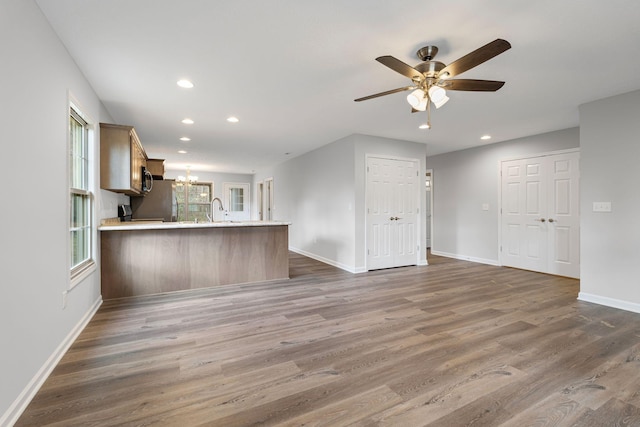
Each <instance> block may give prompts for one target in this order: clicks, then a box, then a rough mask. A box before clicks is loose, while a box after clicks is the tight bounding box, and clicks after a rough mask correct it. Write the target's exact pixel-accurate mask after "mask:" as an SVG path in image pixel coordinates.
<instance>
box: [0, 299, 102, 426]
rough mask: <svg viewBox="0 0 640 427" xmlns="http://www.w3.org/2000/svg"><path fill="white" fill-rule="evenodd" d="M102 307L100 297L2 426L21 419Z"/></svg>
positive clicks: (53, 354) (5, 414)
mask: <svg viewBox="0 0 640 427" xmlns="http://www.w3.org/2000/svg"><path fill="white" fill-rule="evenodd" d="M100 305H102V297H98V299H97V300H96V302H94V303H93V305H92V306H91V308H89V310H88V311H87V312H86V313H85V315H84V316H83V317H82V319H80V321H79V322H78V323H77V324H76V326H75V327H74V328H73V329H72V330H71V332H69V334H68V335H67V336H66V338H65V339H64V340H63V341H62V342H61V343H60V345H58V347H57V348H56V349H55V351H54V352H53V353H52V354H51V356H49V358H48V359H47V360H46V362H45V363H44V365H42V367H41V368H40V369H39V370H38V372H37V373H36V374H35V376H34V377H33V378H32V379H31V381H29V384H27V386H26V387H25V388H24V390H22V393H20V395H19V396H18V397H17V399H16V400H15V401H14V402H13V403H12V404H11V406H10V407H9V409H7V411H6V412H5V413H4V414H3V415H2V417H0V426H12V425H14V424H15V423H16V422H17V421H18V418H20V415H22V413H23V412H24V410H25V409H27V406H28V405H29V403H30V402H31V400H32V399H33V398H34V396H35V395H36V393H37V392H38V390H40V387H42V384H44V382H45V381H46V379H47V378H49V375H51V372H52V371H53V369H54V368H55V367H56V365H57V364H58V363H59V362H60V359H62V356H64V354H65V353H66V352H67V350H69V347H71V344H73V342H74V341H75V340H76V338H78V335H80V332H82V330H83V329H84V328H85V327H86V326H87V324H88V323H89V321H90V320H91V318H92V317H93V315H94V314H96V311H98V308H100Z"/></svg>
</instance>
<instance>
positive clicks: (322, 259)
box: [289, 247, 366, 273]
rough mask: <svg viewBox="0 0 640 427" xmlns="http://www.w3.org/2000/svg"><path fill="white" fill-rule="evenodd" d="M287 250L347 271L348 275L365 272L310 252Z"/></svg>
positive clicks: (295, 249)
mask: <svg viewBox="0 0 640 427" xmlns="http://www.w3.org/2000/svg"><path fill="white" fill-rule="evenodd" d="M289 250H290V251H291V252H295V253H297V254H300V255H304V256H306V257H308V258H311V259H315V260H316V261H320V262H324V263H325V264H329V265H332V266H334V267H337V268H339V269H341V270H344V271H348V272H349V273H364V272H365V271H366V270H362V271H360V270H361V269H358V268H353V267H350V266H348V265H344V264H341V263H339V262H336V261H334V260H331V259H327V258H324V257H321V256H319V255H316V254H313V253H311V252H307V251H305V250H303V249H298V248H293V247H289Z"/></svg>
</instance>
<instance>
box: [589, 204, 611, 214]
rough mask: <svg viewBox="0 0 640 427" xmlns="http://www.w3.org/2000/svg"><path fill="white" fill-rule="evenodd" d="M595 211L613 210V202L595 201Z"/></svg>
mask: <svg viewBox="0 0 640 427" xmlns="http://www.w3.org/2000/svg"><path fill="white" fill-rule="evenodd" d="M593 211H594V212H611V202H593Z"/></svg>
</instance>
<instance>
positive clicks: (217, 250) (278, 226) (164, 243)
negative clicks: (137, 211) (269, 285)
mask: <svg viewBox="0 0 640 427" xmlns="http://www.w3.org/2000/svg"><path fill="white" fill-rule="evenodd" d="M288 226H289V223H287V222H279V221H243V222H224V221H221V222H204V223H179V222H122V223H117V224H113V225H102V226H100V227H99V230H100V232H101V236H100V237H101V244H100V249H101V259H102V273H101V279H102V280H101V281H102V298H103V299H105V300H107V299H113V298H122V297H130V296H137V295H148V294H157V293H163V292H172V291H181V290H189V289H197V288H206V287H211V286H219V285H229V284H237V283H250V282H259V281H266V280H276V279H288V278H289V253H288V244H289V237H288V236H289V227H288Z"/></svg>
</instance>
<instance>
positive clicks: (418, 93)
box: [407, 89, 427, 111]
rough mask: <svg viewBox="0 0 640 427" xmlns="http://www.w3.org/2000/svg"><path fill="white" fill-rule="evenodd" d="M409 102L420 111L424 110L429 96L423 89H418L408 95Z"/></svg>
mask: <svg viewBox="0 0 640 427" xmlns="http://www.w3.org/2000/svg"><path fill="white" fill-rule="evenodd" d="M407 102H408V103H409V105H411V107H413V108H414V109H416V110H418V111H424V110H425V109H426V108H427V96H426V94H425V93H424V92H423V91H422V90H421V89H416V90H414V91H413V92H411V93H410V94H409V95H407Z"/></svg>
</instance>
